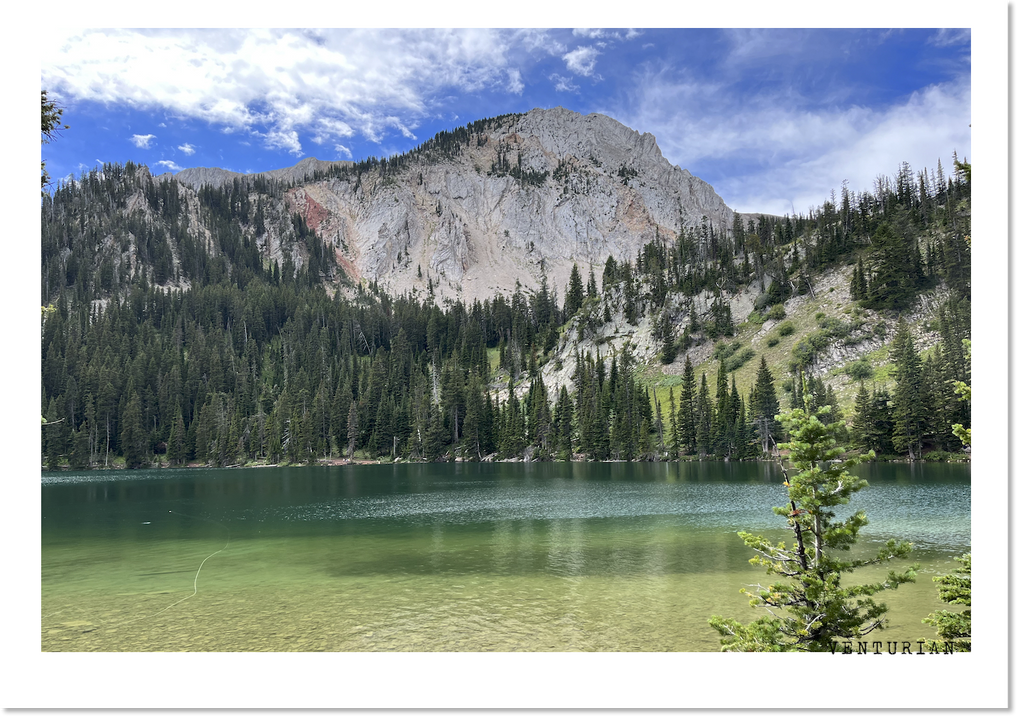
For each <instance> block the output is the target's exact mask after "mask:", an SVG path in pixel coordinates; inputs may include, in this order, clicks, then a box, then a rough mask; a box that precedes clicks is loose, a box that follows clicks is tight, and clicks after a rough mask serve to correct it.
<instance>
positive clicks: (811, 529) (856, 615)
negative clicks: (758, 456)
mask: <svg viewBox="0 0 1024 725" xmlns="http://www.w3.org/2000/svg"><path fill="white" fill-rule="evenodd" d="M805 401H806V402H805V404H808V403H809V402H810V397H809V396H808V397H807V398H806V399H805ZM823 412H827V411H822V410H818V411H817V413H816V414H813V415H812V414H809V413H808V412H806V411H805V410H803V409H802V408H796V409H794V410H793V411H791V412H789V413H787V414H785V415H782V416H780V420H781V421H782V423H783V425H784V426H785V429H786V430H787V432H788V433H789V434H790V436H791V442H790V443H789V445H788V449H789V463H790V465H791V466H792V468H793V470H794V471H795V474H794V475H793V476H792V477H790V475H789V474H788V472H787V474H786V479H787V480H786V483H785V490H786V493H787V494H788V496H787V498H788V501H787V502H786V505H783V506H778V507H775V508H773V509H772V510H773V511H774V512H775V513H776V514H778V515H779V516H782V517H784V518H785V520H786V523H787V526H788V527H789V528H790V529H791V530H792V531H793V536H794V539H795V542H794V543H793V545H791V546H790V547H789V548H787V547H786V545H785V544H784V543H780V544H774V543H772V541H771V540H770V539H768V538H766V537H764V536H759V535H755V534H749V533H746V532H740V538H742V539H743V543H744V544H746V545H747V546H748V547H750V548H752V549H754V550H755V551H756V552H757V555H756V556H755V557H754V558H753V559H751V563H754V564H758V565H760V566H763V567H765V568H766V569H767V571H768V572H769V573H770V574H775V575H778V576H779V577H781V581H777V582H775V583H773V584H770V585H768V586H763V585H760V584H758V585H757V587H756V590H755V591H753V592H744V593H746V594H747V596H748V597H749V598H750V603H751V606H753V607H759V608H764V609H767V610H768V612H769V613H767V614H765V615H764V616H762V617H761V618H760V619H757V620H755V621H753V622H751V623H749V624H742V623H740V622H739V621H737V620H735V619H726V618H724V617H719V616H716V617H712V618H711V619H710V620H709V624H711V626H712V627H714V628H715V629H716V630H717V631H718V633H719V634H720V635H721V636H722V645H723V646H722V649H723V651H759V652H789V651H808V652H826V651H835V648H836V647H837V644H838V641H839V640H849V639H854V638H860V637H863V636H865V635H867V634H869V633H871V632H873V631H874V630H876V629H880V628H882V627H883V626H884V624H885V613H886V611H888V607H887V605H885V604H884V603H878V602H875V601H874V599H873V596H874V595H876V594H878V593H880V592H883V591H888V590H892V589H895V588H896V587H898V586H899V585H900V584H905V583H907V582H911V581H913V580H914V577H915V575H916V573H917V567H916V566H911V567H909V568H908V569H907V570H906V571H905V572H902V573H898V572H895V571H890V572H888V574H887V575H886V577H885V579H884V580H883V581H880V582H875V583H869V584H857V585H852V586H844V585H843V582H842V578H843V576H844V575H846V574H848V573H850V572H853V571H856V570H857V569H861V568H863V567H866V566H870V565H875V564H886V563H889V562H891V561H893V560H895V559H906V558H907V557H908V556H909V555H910V551H911V544H909V543H908V542H905V541H904V542H897V541H896V540H894V539H890V540H889V541H888V542H887V543H886V544H885V545H883V546H882V547H881V548H880V549H879V550H878V553H877V554H876V555H875V556H873V557H870V558H866V559H860V558H853V559H844V558H840V556H839V552H844V551H849V550H850V548H851V547H852V546H853V545H854V544H855V543H856V542H857V539H858V537H859V535H860V530H861V529H862V528H863V527H864V526H866V525H867V523H868V519H867V516H866V515H865V513H864V512H863V511H858V512H856V513H855V514H853V515H851V516H849V517H848V518H846V519H845V520H840V521H836V520H835V517H836V514H835V511H834V509H835V507H837V506H842V505H845V504H848V503H849V501H850V497H851V496H852V495H853V494H855V493H856V492H857V491H860V490H861V489H863V488H864V487H866V486H867V482H866V481H864V480H862V479H858V478H856V477H855V476H853V475H852V474H851V472H850V470H851V469H852V468H853V467H854V466H856V465H857V464H859V463H863V462H864V461H866V460H869V458H870V457H868V456H851V457H849V458H845V459H844V458H843V455H844V453H845V451H844V450H843V449H842V448H839V447H837V446H836V438H835V436H836V432H837V431H838V429H839V428H840V427H841V426H842V425H843V424H842V423H832V424H829V425H825V424H824V423H822V422H821V420H820V418H819V415H820V414H821V413H823Z"/></svg>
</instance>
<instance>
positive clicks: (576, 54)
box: [562, 45, 600, 76]
mask: <svg viewBox="0 0 1024 725" xmlns="http://www.w3.org/2000/svg"><path fill="white" fill-rule="evenodd" d="M599 55H600V52H599V51H598V50H597V49H596V48H593V47H591V46H589V45H587V46H584V45H581V46H578V47H577V48H576V50H571V51H569V52H568V53H566V54H565V55H563V56H562V60H564V61H565V65H566V67H567V68H568V69H569V70H571V71H572V72H573V73H579V74H580V75H581V76H589V75H590V74H591V73H593V72H594V66H595V65H597V56H599Z"/></svg>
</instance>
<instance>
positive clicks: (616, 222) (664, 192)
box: [174, 108, 733, 300]
mask: <svg viewBox="0 0 1024 725" xmlns="http://www.w3.org/2000/svg"><path fill="white" fill-rule="evenodd" d="M343 165H344V166H345V167H351V164H349V163H347V162H345V163H343ZM335 168H337V167H335ZM330 169H331V163H330V162H324V161H317V160H316V159H305V160H304V161H302V162H300V163H299V164H298V165H297V166H295V167H293V168H291V169H281V170H277V171H273V172H268V173H266V174H264V175H265V176H269V177H272V178H276V179H279V180H282V181H285V182H286V183H289V184H292V183H295V184H297V186H295V187H294V188H292V189H290V190H289V191H288V192H287V194H286V197H285V201H286V206H287V207H288V211H289V213H294V212H299V213H300V214H302V216H303V219H304V221H305V222H306V224H307V225H309V226H310V227H311V228H313V229H315V230H316V231H317V232H318V233H319V234H320V236H321V238H322V239H323V240H324V241H325V242H328V243H331V244H334V245H335V248H336V253H337V255H338V259H339V262H341V263H342V264H343V266H345V268H346V270H348V272H349V276H350V277H353V278H355V279H360V278H367V279H373V280H377V281H378V282H379V283H380V284H381V285H382V286H383V287H385V288H386V289H390V290H391V291H393V292H403V291H406V290H410V289H412V290H418V289H425V288H426V286H427V281H428V278H429V280H430V281H431V282H432V284H433V286H434V287H435V288H436V289H437V290H438V299H443V298H444V297H450V298H453V299H454V298H462V299H467V300H472V299H483V298H489V297H491V296H493V295H494V294H495V293H496V292H504V293H508V292H510V291H512V290H514V288H515V285H516V282H517V281H519V282H521V283H522V284H523V285H524V286H526V287H529V288H536V287H537V286H539V284H540V280H541V278H542V277H543V276H545V275H546V276H547V279H548V283H549V286H551V287H552V288H553V289H555V290H557V292H558V294H559V297H560V298H561V296H562V295H563V294H564V289H565V284H566V282H567V280H568V277H569V272H570V271H571V269H572V265H573V263H574V262H575V263H577V264H579V266H580V269H581V272H582V274H583V276H584V279H586V276H587V274H588V271H589V267H590V266H591V265H593V266H594V268H595V276H596V277H597V279H598V280H600V278H601V271H602V269H603V265H604V262H605V260H606V259H607V258H608V256H609V255H611V256H613V257H615V258H616V259H622V258H629V259H635V258H636V254H637V252H638V251H639V250H640V249H641V248H642V247H643V245H644V244H645V243H647V242H649V241H652V240H654V239H655V238H656V237H657V236H660V237H661V238H662V239H666V240H671V239H673V238H674V237H675V235H676V234H677V233H678V231H679V230H680V229H681V228H683V227H691V226H697V225H699V224H701V222H702V220H704V219H706V222H707V223H708V224H709V225H710V226H712V227H714V228H715V229H716V230H719V231H724V230H725V229H726V228H727V227H728V226H731V224H732V218H733V214H732V210H730V209H729V208H728V207H727V206H726V205H725V202H724V201H723V200H722V199H721V197H719V196H718V194H716V193H715V191H714V189H712V188H711V186H710V185H708V184H707V183H705V182H704V181H701V180H700V179H698V178H696V177H695V176H693V175H691V174H690V173H689V172H688V171H686V170H684V169H680V168H679V167H678V166H673V165H671V164H670V163H669V162H668V161H666V160H665V158H664V157H663V156H662V154H661V150H660V149H659V148H658V145H657V143H656V141H655V139H654V137H653V136H652V135H651V134H649V133H645V134H643V135H641V134H640V133H638V132H636V131H634V130H632V129H629V128H627V127H625V126H623V125H622V124H620V123H618V122H617V121H615V120H613V119H611V118H608V117H607V116H602V115H598V114H591V115H589V116H582V115H580V114H578V113H574V112H572V111H568V110H566V109H563V108H555V109H550V110H543V109H535V110H533V111H530V112H529V113H527V114H524V115H519V116H512V117H507V118H505V119H504V120H501V121H498V122H496V123H493V124H491V125H490V126H489V127H487V128H485V129H484V130H483V131H481V132H479V133H475V132H474V133H471V134H470V137H469V141H468V144H467V143H463V144H461V145H460V146H459V147H458V149H457V152H455V153H450V154H447V155H445V156H444V157H442V158H438V157H437V156H435V157H430V156H429V155H427V154H423V155H415V154H413V155H411V156H410V157H409V159H408V161H407V163H405V164H404V165H403V166H402V167H401V168H400V169H399V170H398V171H397V172H391V173H389V174H387V175H385V174H384V173H383V172H382V170H381V169H380V168H379V167H375V168H373V169H370V170H369V171H365V172H363V173H361V174H356V173H354V172H353V173H348V174H347V175H346V174H331V173H328V174H327V178H324V179H321V180H317V181H302V179H304V178H310V177H311V173H312V172H315V171H320V172H325V171H326V172H329V171H330ZM235 176H237V175H236V174H233V173H232V172H228V171H224V170H221V169H186V170H184V171H181V172H179V173H178V174H176V175H175V176H174V178H175V179H177V180H179V181H181V182H183V183H185V184H188V185H190V186H192V187H194V188H198V186H200V185H201V184H203V183H210V184H218V183H225V182H230V181H231V180H232V179H233V178H234V177H235ZM268 233H269V234H273V232H272V231H271V232H268ZM277 247H280V244H278V245H277ZM264 248H265V249H268V250H271V249H275V245H274V243H273V240H268V241H267V242H264Z"/></svg>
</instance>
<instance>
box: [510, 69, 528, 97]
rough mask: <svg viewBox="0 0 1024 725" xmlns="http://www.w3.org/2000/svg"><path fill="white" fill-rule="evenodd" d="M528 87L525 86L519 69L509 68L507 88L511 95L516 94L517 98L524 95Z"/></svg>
mask: <svg viewBox="0 0 1024 725" xmlns="http://www.w3.org/2000/svg"><path fill="white" fill-rule="evenodd" d="M525 87H526V86H524V85H523V79H522V76H521V75H520V74H519V70H518V69H517V68H509V70H508V85H507V86H505V88H506V89H507V90H508V92H509V93H514V94H516V95H517V96H521V95H523V89H524V88H525Z"/></svg>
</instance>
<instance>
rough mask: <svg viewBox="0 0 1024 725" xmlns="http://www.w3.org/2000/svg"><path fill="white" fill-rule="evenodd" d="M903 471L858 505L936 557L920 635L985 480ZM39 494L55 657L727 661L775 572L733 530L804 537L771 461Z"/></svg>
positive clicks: (87, 485)
mask: <svg viewBox="0 0 1024 725" xmlns="http://www.w3.org/2000/svg"><path fill="white" fill-rule="evenodd" d="M907 468H909V467H907ZM907 468H886V467H884V466H882V467H879V466H874V467H871V469H869V470H865V471H862V472H861V473H860V475H862V476H864V477H865V478H869V480H871V481H872V486H871V487H870V488H868V489H867V490H865V491H863V492H861V493H859V494H857V496H856V497H855V499H854V500H855V502H856V504H857V506H858V507H859V508H862V509H864V510H866V511H867V512H868V516H869V519H870V524H869V526H868V527H867V528H866V529H864V539H865V542H866V544H867V545H873V544H874V543H876V542H877V541H880V540H885V539H888V538H904V539H909V540H912V541H914V542H915V545H916V546H917V547H918V550H919V552H920V553H921V555H922V556H924V557H925V560H926V564H927V566H926V567H925V569H923V570H922V577H921V580H922V581H923V582H924V584H920V583H919V584H918V585H916V586H915V587H914V588H912V589H909V590H907V592H906V593H904V590H903V589H902V588H901V589H900V590H899V592H898V594H899V596H901V597H909V599H905V600H901V599H898V598H896V599H894V600H893V601H896V602H898V603H900V607H901V608H903V609H905V612H904V616H903V623H902V624H901V625H900V626H905V627H912V626H918V625H919V622H920V619H921V616H923V614H925V613H927V612H928V611H930V610H931V609H934V608H935V605H936V603H937V599H936V597H935V595H934V589H933V587H931V586H930V576H932V575H933V574H934V573H937V572H939V571H942V570H943V567H946V566H947V564H948V559H949V557H950V556H953V555H958V554H960V553H963V551H965V550H966V549H968V548H969V547H970V485H969V467H961V468H959V469H949V470H950V471H952V472H953V475H945V474H943V475H933V473H931V472H932V471H939V469H937V468H935V469H922V472H918V473H914V472H913V471H911V473H910V474H908V473H907ZM946 473H948V471H947V472H946ZM730 476H732V478H730ZM958 476H959V478H958ZM43 482H44V485H45V487H44V489H43V516H44V521H43V539H44V545H43V572H42V573H43V608H44V649H79V650H82V649H98V650H120V649H128V650H134V649H170V650H174V649H213V650H240V649H241V650H244V649H263V650H293V649H298V650H313V649H334V650H350V651H354V650H388V649H399V650H427V651H433V650H486V649H498V650H524V649H525V650H534V651H540V650H550V649H554V650H642V651H652V650H677V651H678V650H693V649H697V650H709V649H715V648H716V646H717V645H716V640H715V636H714V633H713V631H712V630H710V628H709V627H708V626H707V617H708V616H710V615H711V614H724V615H726V616H738V617H741V618H743V619H748V618H750V616H751V610H749V608H748V607H747V606H746V603H745V601H744V599H743V597H742V595H739V594H737V590H738V588H739V587H740V586H746V585H749V584H750V583H751V582H753V581H757V580H758V573H757V572H758V570H757V569H755V568H753V567H751V566H750V565H749V564H748V563H747V560H748V559H749V558H750V551H749V550H748V549H745V548H744V547H743V546H742V543H741V542H740V541H739V539H738V537H737V536H736V534H735V532H736V531H738V530H741V529H743V530H750V531H761V532H779V533H780V537H785V536H786V533H785V531H784V530H783V529H782V528H781V523H782V519H781V517H779V516H776V515H774V514H772V512H771V507H772V506H780V505H783V504H784V503H785V489H784V487H782V486H781V484H780V483H779V481H778V480H777V477H776V476H775V474H774V469H772V468H771V467H763V466H759V465H756V464H754V465H749V464H744V465H740V466H735V465H734V466H732V467H730V466H726V465H724V464H716V465H710V466H708V465H701V466H700V467H697V466H686V465H681V466H675V465H674V464H670V465H668V466H665V465H659V464H652V465H646V464H611V465H609V464H594V465H579V464H575V465H556V464H544V465H539V466H537V465H534V466H527V465H518V466H515V465H513V466H502V465H496V466H491V467H488V466H461V467H460V466H444V465H436V466H434V465H429V466H352V467H345V468H338V469H324V468H308V469H235V470H226V471H211V470H206V469H203V470H197V469H186V470H160V471H140V472H120V471H118V472H91V473H87V474H56V475H53V474H50V475H44V479H43ZM170 509H173V511H174V512H175V515H171V514H170V513H169V510H170ZM849 513H852V509H851V510H850V511H841V512H840V515H848V514H849ZM226 531H230V537H231V544H230V546H229V547H228V548H227V549H225V550H224V551H223V552H222V553H220V554H218V555H217V556H216V557H214V558H212V559H210V560H209V561H208V562H207V564H206V565H205V568H204V569H203V574H202V577H203V578H202V579H200V580H199V594H198V595H197V596H196V597H194V598H193V599H189V600H188V601H187V602H183V603H182V604H180V605H178V606H176V607H174V608H172V609H170V610H168V611H167V612H165V613H162V614H160V616H159V617H157V618H155V619H154V620H153V621H150V620H149V619H146V620H142V622H141V623H140V624H138V625H131V626H127V625H120V624H118V622H124V621H131V620H132V619H133V618H134V617H140V616H146V617H148V616H149V615H151V614H153V613H155V612H159V611H160V610H161V608H162V607H164V606H166V604H168V603H170V602H171V601H174V598H180V597H181V596H182V592H184V593H185V594H187V593H190V592H191V591H192V585H193V577H194V576H195V568H196V567H197V566H198V564H199V562H200V561H203V559H204V557H207V556H209V555H210V554H211V553H212V552H213V551H215V550H217V549H218V548H220V547H221V546H222V545H223V543H224V536H225V532H226ZM771 535H772V536H774V535H775V534H774V533H773V534H771ZM904 601H905V602H909V604H905V603H902V602H904ZM68 612H73V613H74V615H73V616H72V615H71V614H68ZM57 614H60V615H61V616H57ZM65 619H66V620H68V621H67V622H64V623H63V624H61V622H62V621H63V620H65ZM156 620H159V621H156ZM45 622H54V624H51V625H47V624H45ZM76 622H85V623H86V624H81V625H79V624H74V623H76ZM97 622H98V623H99V625H97ZM915 622H916V623H917V624H915ZM89 623H91V624H89ZM72 624H74V626H71V625H72ZM65 625H67V626H65ZM87 625H88V626H87ZM908 631H917V630H913V629H911V630H908ZM922 634H927V632H922ZM908 636H909V635H908Z"/></svg>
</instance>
